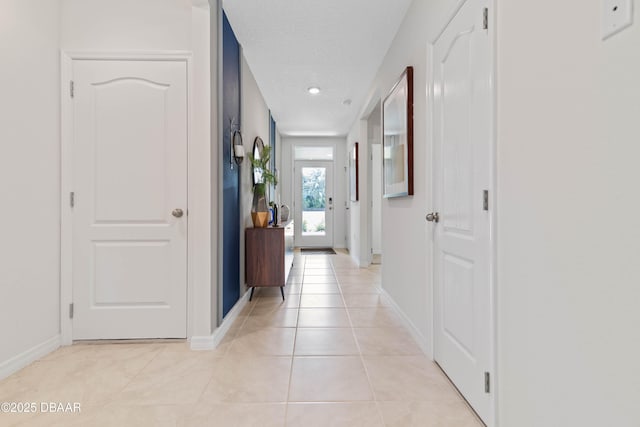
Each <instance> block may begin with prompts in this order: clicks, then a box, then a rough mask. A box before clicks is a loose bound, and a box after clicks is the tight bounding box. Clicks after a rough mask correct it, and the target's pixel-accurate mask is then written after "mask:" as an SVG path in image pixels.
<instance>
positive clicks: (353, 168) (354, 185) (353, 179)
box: [349, 142, 359, 202]
mask: <svg viewBox="0 0 640 427" xmlns="http://www.w3.org/2000/svg"><path fill="white" fill-rule="evenodd" d="M358 184H359V183H358V143H357V142H356V143H355V144H353V148H352V149H351V152H350V153H349V193H350V197H351V201H352V202H357V201H358V196H359V195H358V191H359V189H358Z"/></svg>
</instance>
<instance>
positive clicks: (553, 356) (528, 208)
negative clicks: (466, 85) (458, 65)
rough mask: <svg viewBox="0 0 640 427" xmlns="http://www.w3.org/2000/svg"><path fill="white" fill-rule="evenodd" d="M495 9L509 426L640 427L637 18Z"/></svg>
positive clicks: (564, 8)
mask: <svg viewBox="0 0 640 427" xmlns="http://www.w3.org/2000/svg"><path fill="white" fill-rule="evenodd" d="M635 3H636V13H635V19H634V22H635V26H634V27H632V28H630V29H628V30H626V31H624V32H622V33H620V34H618V35H616V36H614V37H613V38H611V39H609V40H607V41H605V42H602V41H601V40H600V2H599V1H588V2H585V1H581V0H566V1H562V2H557V1H552V0H542V1H537V2H530V1H524V0H514V1H509V2H499V9H498V16H497V18H498V32H499V34H500V38H499V41H498V70H497V71H498V78H499V80H498V137H499V141H498V205H499V206H498V215H499V224H498V250H499V252H498V289H499V294H498V307H499V312H498V315H499V328H498V333H499V335H498V340H499V344H500V349H499V364H500V371H499V375H500V377H499V381H500V382H499V386H500V395H499V397H500V403H499V405H500V418H501V421H502V423H501V425H503V426H513V425H518V426H522V427H528V426H569V425H571V426H594V427H595V426H604V425H607V426H620V427H630V426H638V425H640V412H639V411H638V402H640V364H639V363H638V361H639V360H640V340H639V339H638V336H639V332H638V325H640V310H639V309H638V304H639V303H640V262H639V261H638V258H639V256H640V227H639V226H638V218H639V217H640V199H639V196H638V194H639V192H638V183H639V182H640V168H638V159H640V144H639V142H640V120H639V116H638V114H639V111H640V84H639V82H638V76H640V50H639V46H640V27H639V23H640V13H639V12H640V11H639V10H638V9H639V8H638V6H639V5H638V2H637V1H636V2H635Z"/></svg>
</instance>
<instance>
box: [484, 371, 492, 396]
mask: <svg viewBox="0 0 640 427" xmlns="http://www.w3.org/2000/svg"><path fill="white" fill-rule="evenodd" d="M484 392H485V393H490V392H491V376H490V375H489V372H485V373H484Z"/></svg>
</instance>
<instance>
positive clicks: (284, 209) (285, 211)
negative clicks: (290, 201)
mask: <svg viewBox="0 0 640 427" xmlns="http://www.w3.org/2000/svg"><path fill="white" fill-rule="evenodd" d="M287 221H289V206H287V205H282V206H280V222H287Z"/></svg>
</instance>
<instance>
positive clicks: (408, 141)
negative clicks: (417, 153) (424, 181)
mask: <svg viewBox="0 0 640 427" xmlns="http://www.w3.org/2000/svg"><path fill="white" fill-rule="evenodd" d="M382 109H383V112H382V115H383V117H382V126H383V136H384V139H383V153H384V155H383V159H384V160H383V162H384V164H383V168H382V169H383V193H384V197H385V198H391V197H403V196H412V195H413V67H407V68H406V69H405V71H404V72H403V73H402V76H401V77H400V80H399V81H398V82H397V83H396V84H395V86H394V87H393V89H391V92H390V93H389V95H387V97H386V98H385V99H384V102H383V104H382Z"/></svg>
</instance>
